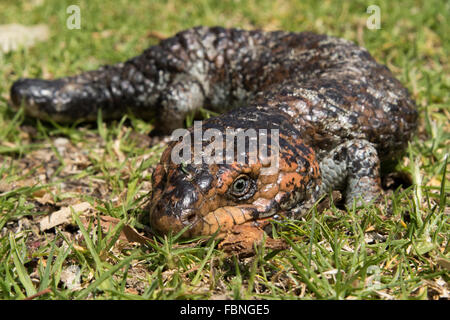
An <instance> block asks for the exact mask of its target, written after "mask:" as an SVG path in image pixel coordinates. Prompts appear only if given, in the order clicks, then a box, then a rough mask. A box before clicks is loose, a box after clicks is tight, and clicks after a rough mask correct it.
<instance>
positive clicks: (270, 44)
mask: <svg viewBox="0 0 450 320" xmlns="http://www.w3.org/2000/svg"><path fill="white" fill-rule="evenodd" d="M11 100H12V102H13V104H14V105H16V106H19V105H22V104H24V105H25V107H26V111H27V113H28V114H29V115H31V116H34V117H38V118H41V119H53V120H56V121H65V122H71V121H75V120H76V119H86V120H93V119H96V117H97V113H98V110H100V109H101V110H102V114H103V116H104V118H109V119H111V118H117V117H120V116H121V115H123V114H124V113H126V112H127V111H128V110H131V111H132V112H133V113H134V114H135V115H137V116H140V117H142V118H146V119H156V121H155V124H156V125H157V126H158V127H157V129H158V131H160V132H163V133H170V132H172V131H173V130H174V129H176V128H179V127H182V126H183V123H184V119H185V118H186V116H187V115H188V114H192V113H193V112H195V110H197V109H199V108H201V107H203V106H207V107H208V108H210V109H211V110H213V111H216V112H220V113H224V114H223V115H221V116H218V117H215V118H210V119H208V120H206V121H204V122H203V130H206V129H208V128H217V129H219V130H221V131H224V130H225V129H226V128H243V129H249V128H253V129H256V130H257V129H278V130H279V132H280V157H281V160H282V161H281V164H280V167H279V168H278V170H277V172H275V173H273V174H272V175H269V176H268V175H265V176H262V175H261V167H264V165H263V164H262V162H260V161H259V162H258V163H257V164H253V165H247V164H244V165H240V164H232V165H230V164H211V165H204V164H201V165H195V164H191V165H190V166H191V167H190V168H188V169H189V170H188V169H187V167H183V168H180V166H181V165H176V164H174V163H172V161H171V158H170V150H171V149H172V148H173V147H174V145H175V143H176V142H173V143H172V144H170V145H169V148H168V149H167V150H166V152H165V154H164V155H163V156H162V159H161V162H160V164H159V165H158V167H157V168H156V170H155V173H154V174H153V188H154V190H153V195H152V203H153V205H152V209H151V213H150V215H151V219H150V220H151V223H152V226H153V227H154V228H155V229H156V230H158V231H160V232H162V233H165V232H169V231H175V232H176V231H178V230H180V229H181V228H183V227H184V226H185V225H186V224H191V228H190V229H189V230H188V231H187V232H186V236H195V235H198V234H209V233H214V232H215V231H217V230H218V229H220V232H221V234H224V232H226V231H227V230H228V229H229V228H230V227H231V226H232V225H233V224H242V223H249V222H255V220H258V219H261V218H267V217H271V216H275V215H277V216H283V215H284V216H287V217H299V216H300V215H301V214H303V213H304V212H306V211H307V210H308V209H309V208H311V206H312V204H313V203H314V202H315V201H316V200H317V199H318V198H319V197H320V196H321V195H323V194H324V193H326V192H328V191H329V190H333V189H340V190H343V191H344V192H345V196H346V203H347V205H349V206H350V205H352V203H353V202H354V201H356V202H361V201H362V202H369V201H372V200H376V199H377V197H378V196H379V195H380V192H381V188H380V178H379V167H380V161H381V162H382V161H385V160H387V159H390V158H392V157H394V156H395V155H396V154H398V153H400V152H401V151H402V150H404V148H405V146H406V145H407V142H408V141H409V140H410V138H411V136H412V134H413V132H414V130H415V128H416V120H417V111H416V108H415V104H414V101H413V100H411V98H410V96H409V94H408V92H407V90H406V89H405V88H404V87H403V86H402V85H401V83H400V82H399V81H398V80H396V79H395V78H394V77H393V75H392V74H391V72H390V71H389V70H388V68H387V67H385V66H382V65H380V64H378V63H377V62H375V60H374V59H373V58H372V57H371V56H370V54H369V53H368V52H367V51H366V50H365V49H364V48H361V47H358V46H356V45H355V44H353V43H351V42H349V41H347V40H343V39H339V38H335V37H330V36H326V35H317V34H314V33H310V32H302V33H288V32H282V31H277V32H263V31H245V30H238V29H224V28H220V27H214V28H208V27H197V28H193V29H189V30H186V31H183V32H180V33H178V34H176V35H175V36H174V37H172V38H169V39H166V40H163V41H161V43H160V44H159V45H155V46H152V47H150V48H149V49H147V50H146V51H145V52H144V53H143V54H142V55H140V56H137V57H135V58H132V59H130V60H128V61H126V62H124V63H120V64H117V65H114V66H105V67H102V68H100V69H99V70H95V71H88V72H85V73H82V74H80V75H77V76H73V77H67V78H61V79H56V80H41V79H21V80H18V81H16V82H15V83H14V85H13V86H12V88H11ZM193 167H195V168H193ZM180 169H181V170H180ZM243 176H245V177H246V178H242V177H243ZM239 179H241V180H239ZM237 180H238V181H237ZM244 180H245V181H244ZM236 181H237V182H238V183H236V184H235V183H234V182H236ZM230 188H234V190H235V193H236V194H237V193H239V194H244V195H243V196H239V197H233V196H231V195H230V194H232V191H230V190H232V189H230Z"/></svg>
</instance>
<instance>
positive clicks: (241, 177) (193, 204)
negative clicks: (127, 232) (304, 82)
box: [150, 116, 320, 237]
mask: <svg viewBox="0 0 450 320" xmlns="http://www.w3.org/2000/svg"><path fill="white" fill-rule="evenodd" d="M244 119H245V118H244ZM247 119H248V118H247ZM228 120H230V119H228ZM224 123H227V126H226V127H225V126H224V125H223V124H224ZM259 123H260V126H261V127H263V128H267V126H265V125H264V123H261V122H259ZM231 126H232V127H233V128H240V129H242V130H234V133H235V134H234V136H233V139H230V137H229V134H230V130H229V129H230V127H231ZM243 127H244V128H243ZM250 128H251V129H254V130H253V131H249V130H248V129H250ZM255 128H256V129H255ZM263 128H259V129H263ZM195 129H196V126H194V128H191V129H190V130H189V131H187V132H186V134H185V135H184V136H183V138H182V139H179V140H178V141H173V142H172V143H170V144H169V147H168V148H167V149H166V150H165V151H164V153H163V155H162V157H161V160H160V163H159V164H158V165H157V167H156V169H155V171H154V173H153V177H152V178H153V191H152V205H151V209H150V223H151V225H152V227H153V228H154V229H155V230H156V231H158V232H159V233H163V234H165V233H169V232H174V233H177V232H179V231H180V230H182V229H183V228H185V227H186V228H187V229H186V231H185V233H184V234H183V236H184V237H195V236H200V235H212V234H215V233H217V235H218V236H219V237H220V236H224V235H225V234H226V232H227V231H228V230H229V229H231V227H233V225H236V224H244V223H256V224H257V223H259V222H262V221H264V220H267V219H270V218H273V217H274V216H276V215H280V216H282V215H289V213H290V212H292V211H298V210H299V209H302V208H303V209H304V208H306V207H308V206H307V205H306V203H309V202H310V201H311V200H312V199H313V197H312V195H313V194H314V193H315V192H317V189H318V187H319V185H320V175H319V167H318V163H317V161H316V158H315V154H314V151H313V150H312V149H311V148H310V147H308V146H306V145H305V144H304V143H303V142H302V140H301V139H300V138H298V137H297V136H295V135H292V132H289V134H287V132H286V130H284V129H283V130H278V131H275V132H277V134H278V136H276V137H275V136H274V135H272V133H273V132H272V133H270V138H269V139H265V138H264V135H266V138H268V136H269V134H268V133H267V130H266V132H263V134H261V132H258V127H257V126H256V127H255V125H254V124H253V125H252V123H251V122H250V123H249V122H248V121H243V120H242V118H241V120H236V119H234V120H230V121H227V117H226V116H225V117H221V118H220V120H217V119H214V118H211V119H208V120H207V121H205V122H204V123H203V126H202V128H201V130H200V133H201V134H200V135H201V138H200V139H201V140H200V143H199V144H198V145H197V148H196V146H195V138H198V133H197V137H196V132H195ZM210 129H214V130H217V131H212V132H211V130H210ZM227 129H228V131H227ZM277 129H280V127H277ZM208 130H210V131H208ZM223 132H224V133H225V134H224V135H225V137H223V136H222V138H220V134H221V133H223ZM236 132H237V134H236ZM252 132H256V135H252V134H251V133H252ZM212 133H214V134H212ZM219 133H220V134H219ZM226 133H228V135H227V134H226ZM240 133H241V134H242V135H243V136H239V134H240ZM212 136H213V137H214V138H211V137H212ZM205 137H206V138H205ZM240 137H241V139H243V140H239V139H240ZM242 137H244V138H242ZM245 137H247V139H246V138H245ZM231 140H234V143H233V146H231V147H230V145H229V143H230V141H231ZM245 141H247V143H245ZM251 141H255V142H256V146H257V149H258V150H257V152H253V151H254V150H253V149H252V144H251ZM261 148H262V149H264V150H263V151H261ZM230 151H233V152H231V153H232V155H230ZM196 152H197V153H196ZM227 152H228V153H227ZM181 153H182V154H183V155H184V156H186V154H188V153H190V155H189V156H187V157H184V160H185V161H184V162H182V161H179V157H178V156H179V155H180V154H181ZM252 155H253V158H252ZM240 156H242V157H241V158H240Z"/></svg>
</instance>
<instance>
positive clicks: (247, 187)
mask: <svg viewBox="0 0 450 320" xmlns="http://www.w3.org/2000/svg"><path fill="white" fill-rule="evenodd" d="M254 189H255V188H254V183H253V181H252V179H250V177H249V176H247V175H245V174H242V175H240V176H238V177H237V178H236V179H235V180H234V181H233V184H232V185H231V188H230V190H229V193H230V194H231V195H233V196H235V197H237V198H238V199H239V200H244V199H248V198H250V197H251V196H252V195H253V194H254V193H255V190H254Z"/></svg>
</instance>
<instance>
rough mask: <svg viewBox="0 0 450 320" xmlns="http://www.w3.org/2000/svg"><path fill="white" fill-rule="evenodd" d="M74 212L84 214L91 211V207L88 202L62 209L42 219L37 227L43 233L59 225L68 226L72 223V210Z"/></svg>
mask: <svg viewBox="0 0 450 320" xmlns="http://www.w3.org/2000/svg"><path fill="white" fill-rule="evenodd" d="M71 208H72V209H73V211H75V212H81V213H86V212H88V211H89V209H91V208H92V207H91V205H90V203H89V202H82V203H78V204H76V205H73V206H69V207H65V208H62V209H60V210H58V211H55V212H53V213H52V214H50V215H48V216H46V217H44V218H42V219H41V221H40V222H39V227H40V229H41V231H45V230H48V229H51V228H53V227H56V226H58V225H60V224H68V223H71V222H72V210H71Z"/></svg>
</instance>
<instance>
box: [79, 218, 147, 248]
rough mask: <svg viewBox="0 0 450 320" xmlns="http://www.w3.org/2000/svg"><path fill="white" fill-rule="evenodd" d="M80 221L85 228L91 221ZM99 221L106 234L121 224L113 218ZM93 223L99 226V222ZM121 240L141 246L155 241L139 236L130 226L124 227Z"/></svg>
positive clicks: (84, 219) (82, 219)
mask: <svg viewBox="0 0 450 320" xmlns="http://www.w3.org/2000/svg"><path fill="white" fill-rule="evenodd" d="M80 220H81V222H82V223H83V225H84V226H85V227H87V226H88V225H89V219H87V218H86V217H80ZM99 220H100V226H101V228H102V231H103V232H104V233H108V232H110V231H111V230H113V229H114V227H115V226H116V225H117V224H118V223H119V222H120V219H117V218H114V217H111V216H100V217H99ZM93 223H94V225H97V220H94V221H93ZM119 239H120V240H123V241H127V242H130V243H131V242H137V243H140V244H146V243H147V242H151V241H153V240H152V239H150V238H147V237H146V236H143V235H141V234H139V233H138V232H137V231H136V230H135V229H134V228H133V227H130V226H129V225H124V226H123V228H122V230H121V232H120V235H119Z"/></svg>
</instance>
